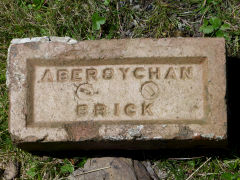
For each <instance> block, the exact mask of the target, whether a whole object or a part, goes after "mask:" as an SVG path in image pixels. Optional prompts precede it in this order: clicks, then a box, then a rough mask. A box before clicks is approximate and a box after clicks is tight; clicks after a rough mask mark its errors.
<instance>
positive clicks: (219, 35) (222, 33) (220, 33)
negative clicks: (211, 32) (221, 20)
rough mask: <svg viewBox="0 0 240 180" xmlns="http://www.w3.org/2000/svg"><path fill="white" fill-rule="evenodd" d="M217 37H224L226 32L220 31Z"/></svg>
mask: <svg viewBox="0 0 240 180" xmlns="http://www.w3.org/2000/svg"><path fill="white" fill-rule="evenodd" d="M216 37H224V32H223V31H221V30H218V31H217V32H216Z"/></svg>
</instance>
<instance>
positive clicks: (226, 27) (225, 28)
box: [220, 23, 230, 31]
mask: <svg viewBox="0 0 240 180" xmlns="http://www.w3.org/2000/svg"><path fill="white" fill-rule="evenodd" d="M228 29H230V25H229V24H226V23H224V24H223V25H222V26H221V28H220V30H222V31H225V30H228Z"/></svg>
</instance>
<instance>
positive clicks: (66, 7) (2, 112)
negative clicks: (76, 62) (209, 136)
mask: <svg viewBox="0 0 240 180" xmlns="http://www.w3.org/2000/svg"><path fill="white" fill-rule="evenodd" d="M36 36H69V37H72V38H74V39H77V40H87V39H103V38H105V39H114V38H116V39H120V38H140V37H153V38H163V37H204V36H208V37H224V38H225V39H226V49H227V57H230V58H231V57H235V58H240V1H239V0H155V1H154V0H126V1H117V0H99V1H94V0H88V1H87V0H82V1H77V0H74V1H71V0H55V1H50V0H15V1H14V0H1V1H0V177H1V175H2V173H3V171H4V169H5V168H6V166H7V164H8V162H9V161H13V162H15V164H17V165H18V170H19V173H18V175H17V177H16V178H17V179H60V178H64V177H67V176H68V175H69V174H70V173H71V172H72V171H73V170H74V169H77V168H78V167H82V166H83V164H84V162H85V161H86V159H87V158H89V157H90V156H81V155H79V156H80V157H79V156H78V157H71V158H70V157H69V158H66V157H64V158H56V157H52V156H39V155H33V154H30V153H27V152H24V151H22V150H21V149H18V148H16V147H15V146H14V145H13V144H12V142H11V139H10V135H9V133H8V129H7V128H8V124H7V119H8V104H9V103H8V89H7V87H6V83H5V81H6V76H5V74H6V59H7V50H8V47H9V44H10V41H11V39H13V38H24V37H36ZM147 153H148V152H144V153H143V155H144V157H146V158H145V159H144V160H148V158H149V160H150V162H151V163H152V164H155V165H156V166H158V168H159V170H160V172H162V173H163V176H162V178H165V179H186V178H188V177H189V176H190V175H191V174H192V173H193V172H195V171H196V172H195V173H194V174H193V177H192V178H193V179H227V180H228V179H240V158H239V156H238V155H237V154H236V153H235V151H234V150H231V152H230V153H227V155H224V156H223V155H222V154H219V153H218V154H216V153H212V154H210V155H207V154H205V155H204V156H200V157H194V158H193V157H192V156H191V155H190V154H189V155H188V158H189V156H190V159H185V158H183V157H181V155H182V156H184V157H186V154H185V155H184V154H181V153H180V155H179V154H178V155H177V156H178V158H179V156H180V158H179V159H176V158H171V157H170V156H168V157H161V155H160V154H159V156H148V154H147ZM171 156H174V154H171ZM209 157H211V159H209ZM206 160H208V162H206ZM204 162H206V164H203V163H204ZM201 165H203V166H201ZM199 167H201V168H200V169H199V170H198V171H197V169H198V168H199Z"/></svg>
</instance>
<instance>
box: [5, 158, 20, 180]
mask: <svg viewBox="0 0 240 180" xmlns="http://www.w3.org/2000/svg"><path fill="white" fill-rule="evenodd" d="M17 174H18V167H17V164H16V163H14V162H12V161H10V162H9V163H8V164H7V165H6V168H5V171H4V174H3V178H4V179H6V180H11V179H13V178H15V177H16V176H17Z"/></svg>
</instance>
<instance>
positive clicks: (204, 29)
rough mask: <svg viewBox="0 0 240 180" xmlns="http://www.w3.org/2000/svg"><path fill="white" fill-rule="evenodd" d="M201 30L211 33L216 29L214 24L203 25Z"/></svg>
mask: <svg viewBox="0 0 240 180" xmlns="http://www.w3.org/2000/svg"><path fill="white" fill-rule="evenodd" d="M199 30H200V31H202V32H203V33H204V34H210V33H212V32H213V31H214V28H213V27H212V26H201V27H200V29H199Z"/></svg>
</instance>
